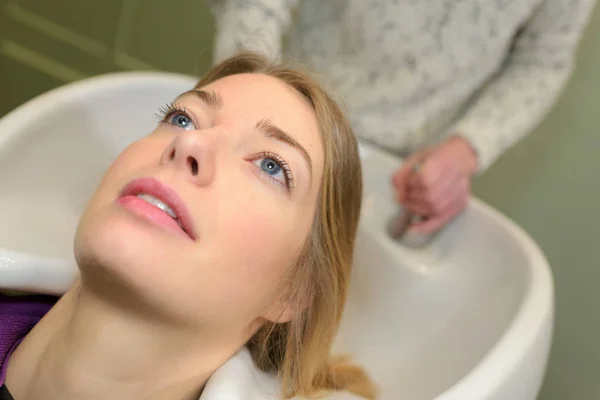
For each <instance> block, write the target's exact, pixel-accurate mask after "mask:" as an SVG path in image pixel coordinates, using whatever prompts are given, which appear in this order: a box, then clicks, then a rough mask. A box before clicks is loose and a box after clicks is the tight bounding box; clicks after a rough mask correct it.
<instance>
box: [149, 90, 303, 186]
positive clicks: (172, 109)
mask: <svg viewBox="0 0 600 400" xmlns="http://www.w3.org/2000/svg"><path fill="white" fill-rule="evenodd" d="M177 113H182V114H185V115H186V116H187V117H188V118H190V120H191V119H192V118H191V117H190V116H189V115H188V113H187V111H186V109H185V107H181V106H179V105H178V104H177V103H174V102H169V103H166V104H165V105H163V106H162V107H160V108H159V109H158V112H157V114H156V117H157V118H158V120H159V121H160V123H161V124H164V123H167V119H169V117H171V116H172V115H173V114H177ZM260 158H271V159H273V160H275V161H277V163H278V164H279V165H280V166H281V169H282V170H283V174H284V175H285V185H286V187H287V188H288V189H292V188H293V187H294V177H293V176H292V169H291V168H290V166H289V165H288V163H287V161H285V160H284V159H283V157H281V156H280V155H279V154H277V153H274V152H272V151H263V152H260V153H259V154H257V155H256V156H255V157H254V158H253V159H254V160H258V159H260ZM265 175H266V176H267V178H268V179H270V180H271V181H273V182H274V183H277V184H278V185H281V181H279V180H277V179H275V178H273V177H272V176H270V175H268V174H266V173H265Z"/></svg>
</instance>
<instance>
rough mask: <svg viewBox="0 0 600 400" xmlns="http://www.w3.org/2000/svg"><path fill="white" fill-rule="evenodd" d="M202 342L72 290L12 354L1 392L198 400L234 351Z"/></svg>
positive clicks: (20, 399)
mask: <svg viewBox="0 0 600 400" xmlns="http://www.w3.org/2000/svg"><path fill="white" fill-rule="evenodd" d="M206 336H207V335H206V334H203V332H200V331H199V330H198V329H184V328H182V327H177V328H173V327H172V326H170V325H169V324H163V323H161V322H160V321H157V320H148V319H144V318H141V317H139V316H137V315H135V314H134V313H126V312H123V310H122V309H120V308H116V307H115V305H113V304H109V303H107V302H105V301H103V300H102V299H101V298H100V297H98V296H96V295H95V294H94V293H92V292H91V291H87V290H85V289H84V288H82V289H81V290H80V291H79V290H78V288H73V289H71V290H70V291H69V292H68V293H67V294H66V295H65V296H63V298H62V299H61V300H60V301H59V302H58V303H57V304H56V306H55V307H54V308H53V309H52V310H50V312H49V313H48V314H47V315H46V316H45V317H44V318H43V319H42V320H41V321H40V322H39V323H38V325H37V326H36V327H35V328H34V329H33V330H32V331H31V332H30V333H29V334H28V335H27V337H26V338H25V340H24V341H23V342H22V343H21V344H20V345H19V347H18V348H17V350H16V351H15V352H14V353H13V355H12V357H11V359H10V362H9V365H8V374H7V379H6V386H7V387H8V388H9V389H10V391H11V392H12V393H13V396H14V397H15V399H17V400H39V399H45V400H54V399H56V400H58V399H60V400H75V399H78V400H79V399H87V400H95V399H113V400H119V399H153V400H154V399H157V400H159V399H168V400H179V399H180V400H188V399H189V400H197V399H198V397H199V394H200V392H201V390H202V387H203V386H204V384H205V382H206V380H207V379H208V378H209V376H210V375H211V373H212V372H213V371H214V370H215V369H216V368H218V367H219V366H220V365H221V364H222V363H224V362H225V361H226V360H227V359H228V358H229V357H230V356H231V355H232V354H233V353H234V352H235V350H236V349H237V347H238V346H236V345H235V344H233V345H224V343H215V342H214V341H211V340H207V337H206ZM203 343H210V344H211V346H210V349H209V348H207V347H208V346H206V345H203Z"/></svg>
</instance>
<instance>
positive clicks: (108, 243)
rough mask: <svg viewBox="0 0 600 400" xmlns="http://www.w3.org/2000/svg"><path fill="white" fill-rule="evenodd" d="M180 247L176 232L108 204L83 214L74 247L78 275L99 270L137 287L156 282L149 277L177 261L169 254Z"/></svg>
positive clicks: (181, 249)
mask: <svg viewBox="0 0 600 400" xmlns="http://www.w3.org/2000/svg"><path fill="white" fill-rule="evenodd" d="M184 247H185V246H184V242H183V241H182V240H181V239H180V238H179V237H177V236H176V235H173V234H172V233H169V232H168V231H165V230H164V229H161V227H158V226H155V225H154V224H153V223H152V222H150V221H144V220H143V219H142V218H140V217H138V216H136V215H131V214H129V213H127V212H126V211H124V210H119V209H116V208H112V207H111V208H109V209H107V210H106V212H93V213H89V214H87V215H84V216H83V218H82V219H81V221H80V223H79V226H78V228H77V232H76V235H75V246H74V250H75V258H76V260H77V263H78V265H79V268H80V270H81V272H82V274H84V275H85V274H86V272H92V271H93V272H94V273H95V274H97V273H99V272H100V271H98V270H103V271H105V272H108V273H109V274H110V275H116V276H118V277H120V278H121V279H124V280H126V281H129V282H130V283H132V284H134V285H136V286H137V285H138V284H141V285H144V283H147V284H156V282H152V280H156V279H157V278H158V277H160V276H164V274H165V271H163V269H164V268H165V267H166V266H169V265H173V264H174V263H176V262H177V260H175V259H174V258H173V257H181V255H182V253H185V248H184ZM89 269H91V271H88V270H89ZM148 280H149V281H150V282H146V281H148ZM136 282H137V284H136Z"/></svg>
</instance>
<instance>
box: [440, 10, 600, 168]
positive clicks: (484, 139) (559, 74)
mask: <svg viewBox="0 0 600 400" xmlns="http://www.w3.org/2000/svg"><path fill="white" fill-rule="evenodd" d="M594 4H595V0H545V1H544V2H543V3H542V4H541V5H540V6H539V7H538V8H537V9H536V11H535V13H534V15H533V16H532V18H531V19H530V20H529V22H528V23H527V24H526V26H525V27H524V28H523V31H522V32H521V34H520V35H519V36H518V37H517V39H516V41H515V43H514V46H513V49H512V51H511V53H510V54H509V55H508V57H507V59H506V62H505V65H504V68H503V69H502V70H501V71H500V72H499V74H498V75H497V76H496V77H495V78H494V79H492V80H491V81H490V82H489V83H488V84H487V85H486V87H484V88H483V90H482V91H481V93H480V94H479V96H477V97H476V98H475V99H474V100H473V103H472V104H471V106H470V107H469V108H468V109H467V110H466V112H465V114H464V116H463V117H462V118H461V119H459V120H458V121H457V123H456V125H455V126H454V127H453V128H452V129H451V133H452V134H456V135H458V136H462V137H464V138H465V139H467V140H468V141H469V142H470V143H471V145H472V146H473V148H474V149H475V151H476V152H477V154H478V159H479V168H478V169H479V172H482V171H484V170H485V169H487V168H488V167H489V166H490V165H491V164H492V163H493V162H494V161H495V160H496V159H497V158H498V157H499V156H500V155H501V154H502V152H504V151H505V150H507V149H508V148H510V147H511V146H512V145H513V144H515V143H516V142H517V141H518V140H520V139H521V138H522V137H523V136H524V135H525V134H527V133H528V132H529V131H531V130H532V129H534V128H535V126H536V125H537V124H538V123H539V122H540V121H541V120H542V118H543V117H544V116H545V115H546V114H547V113H548V111H549V110H550V108H551V107H552V105H553V104H554V102H555V101H556V99H557V97H558V95H559V94H560V92H561V91H562V89H563V87H564V86H565V83H566V81H567V80H568V78H569V76H570V73H571V71H572V69H573V66H574V58H575V52H576V49H577V45H578V42H579V39H580V37H581V35H582V32H583V30H584V28H585V26H586V23H587V20H588V18H589V16H590V14H591V12H592V10H593V8H594Z"/></svg>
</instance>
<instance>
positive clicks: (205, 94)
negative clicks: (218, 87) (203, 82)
mask: <svg viewBox="0 0 600 400" xmlns="http://www.w3.org/2000/svg"><path fill="white" fill-rule="evenodd" d="M187 95H194V96H196V97H198V98H199V99H200V100H202V101H203V102H204V103H206V105H207V106H209V107H210V108H212V109H213V110H214V111H219V110H220V109H221V107H223V98H222V97H221V96H220V95H219V94H218V93H217V92H213V91H212V90H202V89H192V90H188V91H187V92H184V93H182V94H181V95H180V96H179V97H183V96H187Z"/></svg>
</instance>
